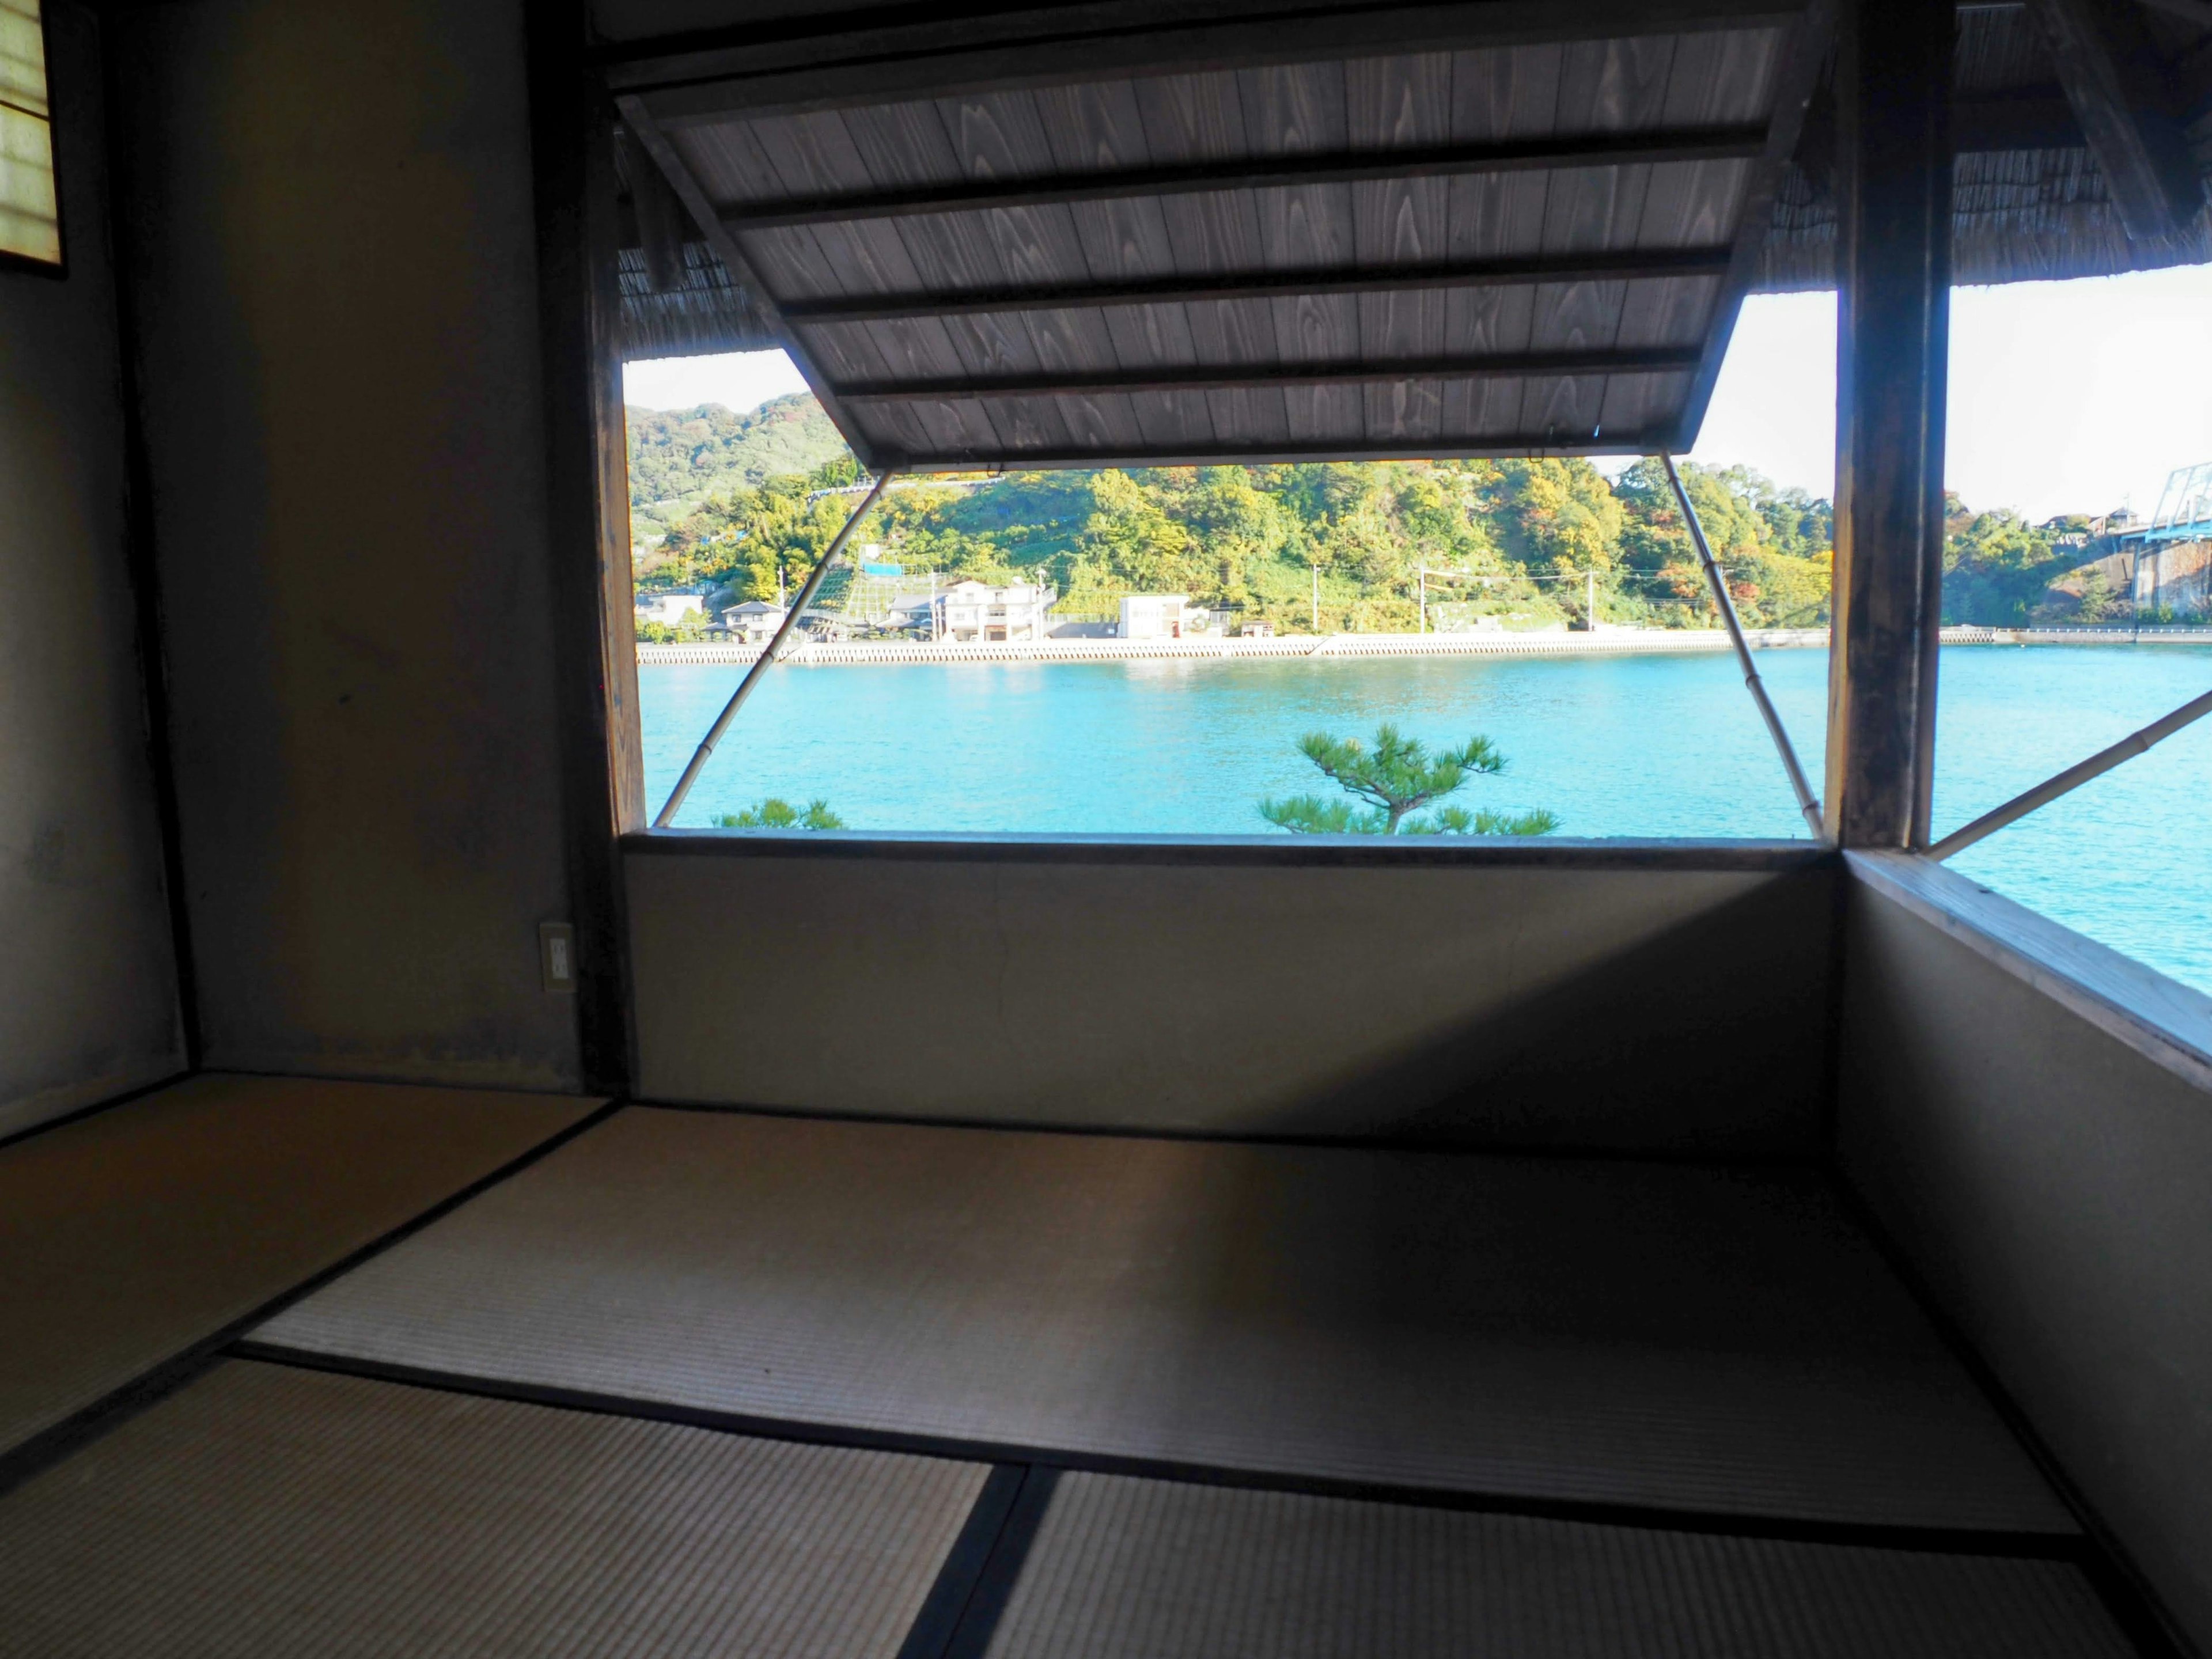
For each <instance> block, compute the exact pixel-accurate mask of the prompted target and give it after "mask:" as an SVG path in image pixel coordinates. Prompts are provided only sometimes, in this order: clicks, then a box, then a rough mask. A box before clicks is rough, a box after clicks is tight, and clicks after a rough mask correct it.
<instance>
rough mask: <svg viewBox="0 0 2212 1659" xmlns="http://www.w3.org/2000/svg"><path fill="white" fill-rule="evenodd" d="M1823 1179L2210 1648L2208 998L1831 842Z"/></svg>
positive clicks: (2211, 1147)
mask: <svg viewBox="0 0 2212 1659" xmlns="http://www.w3.org/2000/svg"><path fill="white" fill-rule="evenodd" d="M1852 869H1853V871H1854V872H1855V874H1856V876H1857V878H1856V879H1854V880H1853V881H1852V882H1851V884H1850V893H1849V898H1848V904H1847V921H1846V924H1845V926H1846V948H1845V958H1844V959H1845V963H1846V967H1845V970H1844V999H1843V1006H1844V1023H1843V1029H1842V1033H1841V1041H1840V1050H1841V1055H1842V1065H1841V1094H1840V1097H1839V1103H1838V1114H1839V1115H1838V1151H1839V1156H1840V1158H1841V1162H1842V1165H1843V1168H1844V1172H1845V1174H1846V1176H1848V1178H1849V1179H1850V1181H1851V1182H1852V1183H1853V1184H1854V1185H1855V1186H1856V1187H1857V1188H1858V1190H1859V1191H1860V1192H1861V1193H1862V1194H1863V1195H1864V1197H1865V1198H1866V1200H1867V1201H1868V1202H1869V1205H1870V1206H1872V1208H1873V1210H1874V1212H1875V1216H1876V1217H1877V1218H1878V1220H1879V1222H1880V1224H1881V1226H1882V1228H1883V1229H1884V1230H1885V1231H1887V1233H1888V1234H1889V1236H1890V1237H1892V1238H1893V1240H1894V1241H1896V1243H1898V1244H1899V1246H1900V1247H1901V1248H1902V1249H1903V1250H1904V1251H1905V1254H1906V1255H1907V1256H1908V1257H1909V1258H1910V1259H1911V1261H1912V1262H1913V1264H1914V1265H1915V1267H1917V1272H1918V1274H1919V1276H1920V1278H1921V1279H1922V1280H1923V1283H1925V1284H1926V1285H1928V1286H1929V1289H1930V1291H1932V1292H1933V1294H1934V1295H1935V1296H1936V1298H1937V1300H1938V1301H1939V1302H1940V1303H1941V1304H1942V1306H1943V1307H1944V1309H1945V1310H1947V1312H1948V1314H1949V1316H1951V1318H1952V1319H1953V1320H1954V1322H1956V1324H1957V1325H1958V1327H1959V1328H1960V1330H1961V1331H1962V1332H1963V1333H1964V1334H1966V1337H1967V1338H1968V1339H1969V1340H1971V1341H1972V1344H1973V1345H1974V1346H1975V1347H1976V1349H1977V1350H1978V1352H1980V1353H1981V1355H1982V1356H1983V1358H1984V1359H1985V1360H1986V1361H1987V1362H1988V1363H1989V1364H1990V1366H1991V1368H1992V1369H1993V1370H1995V1372H1996V1376H1997V1378H1998V1380H1999V1381H2000V1382H2001V1383H2002V1384H2003V1386H2004V1388H2005V1389H2006V1391H2007V1392H2008V1394H2009V1395H2011V1396H2012V1398H2013V1399H2014V1400H2015V1401H2016V1402H2017V1403H2018V1404H2019V1405H2020V1407H2021V1408H2022V1410H2023V1411H2024V1412H2025V1413H2027V1417H2028V1418H2029V1419H2030V1420H2031V1422H2032V1423H2033V1425H2034V1427H2035V1429H2036V1431H2037V1432H2038V1434H2039V1437H2040V1438H2041V1439H2042V1441H2043V1442H2044V1443H2045V1446H2047V1447H2048V1448H2049V1449H2050V1450H2051V1453H2052V1454H2053V1455H2054V1456H2055V1457H2056V1458H2057V1461H2058V1462H2059V1463H2060V1465H2061V1466H2062V1467H2063V1469H2064V1471H2065V1473H2066V1474H2067V1475H2068V1476H2069V1479H2070V1480H2072V1482H2073V1483H2074V1485H2075V1486H2076V1488H2077V1489H2078V1490H2079V1491H2080V1492H2081V1495H2082V1496H2083V1497H2084V1498H2086V1500H2087V1503H2088V1504H2089V1505H2090V1507H2091V1508H2092V1509H2093V1510H2094V1512H2095V1513H2096V1515H2097V1516H2099V1518H2100V1520H2101V1521H2102V1522H2103V1523H2104V1524H2105V1525H2106V1527H2107V1528H2109V1529H2110V1530H2111V1532H2112V1534H2113V1535H2114V1537H2115V1538H2116V1539H2117V1540H2118V1543H2119V1545H2120V1546H2121V1547H2122V1549H2123V1550H2124V1552H2125V1553H2127V1554H2128V1555H2129V1557H2130V1559H2132V1560H2133V1561H2134V1562H2135V1564H2136V1566H2137V1567H2138V1568H2139V1569H2140V1570H2141V1571H2142V1572H2143V1574H2144V1575H2145V1576H2146V1577H2148V1579H2149V1581H2150V1583H2151V1584H2152V1587H2153V1589H2154V1591H2155V1592H2156V1593H2157V1595H2159V1596H2160V1599H2161V1600H2162V1601H2164V1603H2165V1605H2166V1608H2167V1609H2168V1611H2169V1612H2170V1613H2171V1614H2172V1617H2173V1618H2174V1619H2175V1620H2176V1621H2177V1622H2178V1623H2179V1624H2180V1625H2181V1626H2184V1627H2185V1630H2186V1631H2187V1632H2188V1633H2189V1635H2190V1636H2191V1638H2193V1640H2194V1641H2195V1643H2196V1644H2197V1648H2198V1650H2200V1651H2207V1652H2212V1409H2208V1407H2207V1404H2206V1402H2207V1401H2212V1221H2208V1218H2212V1086H2208V1085H2212V1060H2207V1059H2206V1058H2205V1055H2206V1054H2207V1052H2208V1050H2212V1000H2208V999H2206V998H2203V997H2202V996H2198V995H2197V994H2196V993H2194V992H2192V991H2190V990H2188V989H2186V988H2185V987H2182V986H2179V985H2177V984H2174V983H2173V982H2172V981H2169V980H2166V979H2165V978H2163V977H2162V976H2161V975H2158V974H2156V973H2154V972H2153V971H2152V970H2151V969H2147V968H2143V967H2142V966H2140V965H2139V964H2136V963H2131V962H2129V961H2127V960H2125V959H2124V958H2123V957H2118V956H2117V955H2116V954H2114V953H2113V952H2112V951H2106V949H2104V947H2103V946H2101V945H2093V944H2092V943H2091V942H2090V941H2088V940H2087V939H2082V938H2081V937H2080V936H2079V935H2077V934H2074V933H2069V931H2068V930H2066V929H2065V928H2063V927H2059V926H2058V925H2057V924H2056V923H2054V922H2051V921H2047V920H2046V919H2045V918H2043V917H2041V916H2038V915H2034V914H2033V913H2032V912H2029V911H2027V910H2024V909H2022V908H2021V907H2019V906H2017V905H2014V904H2011V903H2009V902H2007V901H2005V900H2003V899H2002V898H1999V897H1996V896H1994V895H1991V894H1989V893H1987V892H1985V891H1983V890H1979V889H1978V888H1977V887H1976V886H1975V884H1973V883H1972V882H1970V881H1967V880H1966V879H1965V878H1962V877H1960V876H1957V875H1954V874H1952V873H1951V872H1948V871H1944V870H1942V869H1940V868H1938V867H1936V866H1929V865H1927V864H1926V863H1925V861H1924V860H1902V859H1901V855H1899V856H1894V857H1889V858H1885V859H1863V858H1860V857H1857V856H1856V855H1855V856H1854V858H1853V860H1852Z"/></svg>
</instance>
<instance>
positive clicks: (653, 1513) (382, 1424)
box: [0, 1361, 988, 1659]
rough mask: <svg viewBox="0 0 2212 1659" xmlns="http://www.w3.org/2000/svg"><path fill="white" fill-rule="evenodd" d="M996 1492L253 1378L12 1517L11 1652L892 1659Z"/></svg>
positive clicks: (822, 1454)
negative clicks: (989, 1494)
mask: <svg viewBox="0 0 2212 1659" xmlns="http://www.w3.org/2000/svg"><path fill="white" fill-rule="evenodd" d="M987 1474H988V1471H987V1469H984V1468H980V1467H977V1466H975V1465H972V1464H961V1463H952V1462H944V1461H941V1460H938V1459H931V1458H917V1457H905V1456H898V1455H887V1454H881V1453H872V1452H858V1451H849V1450H845V1449H836V1448H828V1447H817V1446H797V1445H789V1444H780V1443H771V1442H767V1441H761V1440H748V1439H742V1438H739V1437H736V1436H732V1435H724V1434H717V1433H714V1432H711V1431H706V1430H701V1429H690V1428H683V1427H678V1426H675V1425H667V1424H659V1423H641V1422H636V1421H633V1420H629V1419H623V1418H617V1417H602V1416H592V1415H587V1414H585V1413H575V1412H565V1411H554V1410H549V1409H547V1408H545V1407H538V1406H524V1405H514V1404H510V1403H507V1402H505V1401H487V1400H477V1399H469V1398H465V1397H462V1396H459V1395H446V1394H438V1393H433V1392H428V1391H426V1390H422V1389H408V1388H400V1387H396V1386H393V1385H391V1384H386V1383H366V1382H362V1381H358V1380H356V1379H354V1378H350V1377H339V1376H321V1375H317V1374H315V1373H313V1372H307V1371H300V1370H290V1369H288V1368H285V1367H282V1366H272V1365H261V1364H253V1363H252V1362H246V1361H234V1362H231V1363H229V1364H224V1365H222V1366H221V1367H219V1368H218V1369H217V1370H215V1371H213V1372H211V1373H210V1374H209V1375H208V1376H205V1377H203V1378H202V1379H200V1380H199V1381H198V1382H197V1383H193V1384H192V1385H191V1387H189V1388H187V1389H184V1390H183V1391H182V1392H180V1393H179V1394H177V1395H173V1396H171V1397H170V1398H169V1399H167V1400H166V1401H162V1402H161V1404H160V1405H158V1406H156V1407H153V1408H152V1409H150V1410H149V1411H148V1412H146V1413H144V1414H143V1415H142V1416H140V1417H137V1418H136V1419H132V1420H131V1421H130V1422H128V1423H125V1424H124V1425H122V1426H121V1427H119V1428H118V1429H117V1430H116V1431H114V1432H113V1433H112V1434H111V1435H109V1436H107V1437H105V1438H103V1439H101V1440H100V1441H99V1442H97V1443H94V1444H93V1445H92V1446H90V1447H88V1448H87V1449H84V1450H82V1451H80V1452H79V1453H78V1454H77V1455H76V1456H75V1457H73V1458H71V1459H70V1461H69V1462H65V1463H63V1464H61V1465H59V1466H58V1467H57V1468H52V1469H49V1470H47V1471H46V1473H45V1474H42V1475H40V1476H38V1477H37V1478H36V1479H34V1480H31V1481H29V1482H27V1484H25V1485H24V1486H21V1487H19V1488H18V1489H17V1490H16V1491H15V1492H13V1493H11V1494H9V1496H8V1497H7V1498H4V1499H0V1607H4V1608H5V1609H6V1610H7V1611H6V1613H5V1615H4V1616H0V1656H4V1659H19V1656H20V1659H30V1656H34V1655H35V1656H39V1659H75V1656H80V1655H81V1656H86V1659H94V1656H97V1659H116V1656H118V1655H131V1656H157V1655H177V1656H187V1655H189V1656H195V1659H197V1656H210V1659H212V1656H232V1655H235V1656H240V1659H244V1656H264V1655H277V1654H283V1655H302V1656H305V1655H313V1656H316V1659H434V1656H439V1655H469V1656H517V1659H520V1656H523V1655H529V1656H533V1659H541V1656H543V1659H550V1656H560V1655H572V1654H573V1655H592V1656H620V1655H635V1656H644V1655H652V1656H654V1659H663V1656H665V1659H681V1656H686V1655H700V1656H705V1655H718V1656H719V1655H726V1654H744V1655H747V1656H749V1659H799V1656H805V1659H870V1656H880V1659H890V1656H893V1655H896V1653H897V1652H898V1650H899V1645H900V1643H901V1641H902V1639H903V1638H904V1635H905V1632H906V1631H907V1629H908V1626H910V1625H911V1624H912V1623H913V1621H914V1618H915V1613H916V1612H917V1611H918V1610H919V1609H920V1607H921V1605H922V1602H923V1600H924V1598H925V1597H926V1596H927V1595H928V1593H929V1589H930V1586H931V1584H932V1583H933V1581H934V1579H935V1577H936V1575H937V1571H938V1569H939V1565H940V1564H941V1563H942V1562H943V1560H944V1558H945V1553H946V1552H947V1551H948V1550H949V1549H950V1548H951V1545H952V1543H953V1541H954V1540H955V1538H957V1535H958V1534H959V1531H960V1528H961V1525H962V1523H963V1521H964V1520H965V1519H966V1517H967V1515H968V1511H969V1508H970V1506H971V1505H972V1504H973V1503H974V1501H975V1496H976V1494H977V1492H979V1491H980V1490H981V1486H982V1484H983V1481H984V1479H985V1477H986V1476H987Z"/></svg>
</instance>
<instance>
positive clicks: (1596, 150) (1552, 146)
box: [727, 83, 1767, 231]
mask: <svg viewBox="0 0 2212 1659" xmlns="http://www.w3.org/2000/svg"><path fill="white" fill-rule="evenodd" d="M1152 84H1156V83H1147V87H1148V88H1149V87H1150V86H1151V85H1152ZM1142 90H1146V88H1140V91H1142ZM1170 101H1173V100H1170V99H1169V98H1166V97H1160V98H1158V99H1146V100H1145V103H1146V106H1148V107H1147V121H1148V123H1149V120H1150V118H1151V116H1150V109H1151V108H1153V107H1160V106H1164V105H1165V104H1167V103H1169V102H1170ZM766 125H767V124H763V126H766ZM1766 136H1767V134H1766V129H1765V127H1763V126H1718V127H1700V128H1694V129H1688V130H1681V131H1645V132H1627V133H1585V134H1581V135H1577V136H1571V137H1534V138H1522V139H1506V140H1498V141H1492V142H1488V143H1474V142H1447V143H1437V144H1434V145H1431V146H1426V147H1420V148H1412V149H1397V150H1388V149H1379V150H1362V151H1356V152H1351V153H1346V154H1340V155H1284V156H1253V155H1249V153H1247V152H1244V151H1243V150H1241V149H1225V150H1222V151H1218V152H1216V153H1215V154H1214V155H1211V156H1208V157H1205V158H1202V159H1198V160H1193V161H1182V162H1180V163H1177V162H1172V161H1170V162H1166V163H1164V164H1161V165H1156V166H1153V167H1142V168H1133V169H1130V170H1128V171H1127V172H1119V173H1104V172H1098V173H1078V174H1069V173H1060V174H1055V175H1049V176H1045V177H1033V178H1027V179H981V180H972V181H970V182H969V183H966V184H962V185H935V184H933V185H924V186H921V187H918V188H915V189H909V190H896V191H869V190H866V188H858V189H853V190H849V191H838V192H835V193H828V192H825V193H822V194H819V195H813V196H805V195H799V194H797V193H794V195H793V197H791V198H790V199H788V200H786V201H781V202H775V203H758V204H732V205H730V206H729V208H728V209H727V218H728V220H729V222H730V227H731V228H732V229H733V230H738V231H751V230H759V229H767V228H771V227H775V226H781V225H799V224H827V223H836V224H845V223H854V222H859V221H861V220H866V219H907V218H912V217H915V216H922V215H929V214H945V213H969V212H975V211H978V210H983V209H989V208H1007V207H1025V206H1036V205H1040V204H1065V203H1073V202H1095V201H1108V200H1118V199H1122V198H1127V197H1140V196H1165V197H1187V196H1206V195H1218V194H1223V193H1227V192H1233V191H1253V190H1269V189H1280V188H1284V187H1286V186H1289V185H1319V184H1358V183H1370V182H1376V181H1387V180H1391V179H1404V178H1407V177H1408V176H1426V175H1439V174H1449V173H1516V172H1527V171H1537V172H1544V171H1549V170H1551V169H1553V168H1557V167H1601V166H1609V165H1612V164H1614V163H1618V162H1626V161H1655V162H1656V161H1711V160H1722V159H1726V158H1729V157H1750V156H1756V155H1762V154H1764V152H1765V143H1766Z"/></svg>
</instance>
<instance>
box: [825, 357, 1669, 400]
mask: <svg viewBox="0 0 2212 1659" xmlns="http://www.w3.org/2000/svg"><path fill="white" fill-rule="evenodd" d="M1698 361H1699V354H1698V349H1697V348H1696V347H1694V346H1690V347H1659V348H1654V349H1645V350H1622V351H1531V352H1518V353H1514V354H1510V355H1505V354H1498V355H1487V356H1462V357H1429V358H1417V359H1408V360H1407V361H1406V362H1395V363H1392V362H1385V363H1291V364H1285V365H1282V366H1281V367H1275V366H1272V365H1271V366H1268V367H1266V368H1258V367H1243V366H1234V367H1232V366H1230V365H1221V366H1218V367H1212V368H1173V369H1157V368H1153V369H1145V368H1131V369H1109V370H1107V371H1105V372H1104V373H1103V374H1029V375H1021V376H1016V377H1010V378H1006V379H1002V380H981V379H975V378H971V377H969V376H964V375H963V376H962V377H960V378H959V379H957V380H868V381H848V382H847V383H846V384H845V385H843V386H839V387H838V388H837V396H838V398H840V399H842V401H843V402H845V403H848V404H864V403H946V402H955V403H958V402H965V401H966V400H968V399H969V398H1069V397H1100V396H1108V397H1110V396H1112V395H1114V394H1115V393H1117V392H1236V391H1243V390H1247V389H1250V388H1253V387H1264V386H1394V385H1395V384H1397V383H1398V382H1400V381H1401V380H1458V379H1465V378H1467V377H1468V376H1472V375H1480V376H1483V377H1485V378H1488V379H1513V380H1526V379H1528V378H1530V377H1532V376H1537V375H1541V376H1545V377H1547V378H1550V377H1558V378H1560V379H1586V378H1588V377H1589V376H1590V375H1593V374H1669V373H1672V374H1680V373H1681V372H1683V371H1685V370H1687V369H1692V368H1696V367H1697V366H1698Z"/></svg>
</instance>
